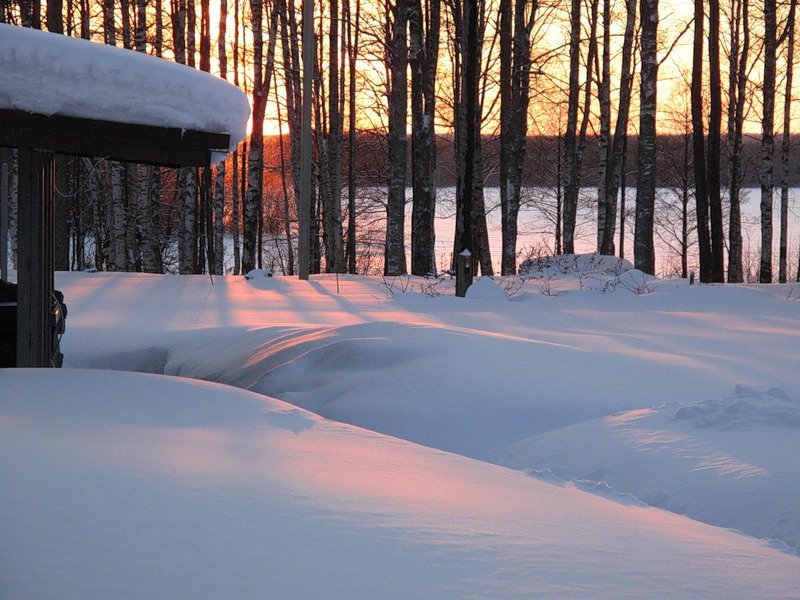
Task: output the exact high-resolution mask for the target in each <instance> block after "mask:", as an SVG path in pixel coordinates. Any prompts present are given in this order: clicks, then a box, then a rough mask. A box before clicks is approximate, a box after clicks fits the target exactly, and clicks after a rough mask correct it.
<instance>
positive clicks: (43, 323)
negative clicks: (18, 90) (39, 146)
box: [17, 148, 55, 367]
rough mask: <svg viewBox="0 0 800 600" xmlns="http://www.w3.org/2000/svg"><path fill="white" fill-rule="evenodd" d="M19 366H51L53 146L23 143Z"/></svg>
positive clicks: (19, 249)
mask: <svg viewBox="0 0 800 600" xmlns="http://www.w3.org/2000/svg"><path fill="white" fill-rule="evenodd" d="M18 156H19V163H18V164H19V200H20V202H19V207H18V213H17V214H18V220H17V227H18V245H17V256H18V259H17V283H18V286H17V366H19V367H49V366H52V357H53V333H52V323H51V311H52V298H53V287H54V281H53V200H54V197H55V160H54V155H53V153H51V152H41V151H39V150H32V149H31V148H20V149H19V154H18Z"/></svg>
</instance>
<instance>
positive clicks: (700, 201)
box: [691, 0, 713, 283]
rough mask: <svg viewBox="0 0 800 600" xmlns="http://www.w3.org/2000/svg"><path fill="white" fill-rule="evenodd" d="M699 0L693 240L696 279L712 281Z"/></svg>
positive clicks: (698, 2) (699, 1)
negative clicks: (697, 261)
mask: <svg viewBox="0 0 800 600" xmlns="http://www.w3.org/2000/svg"><path fill="white" fill-rule="evenodd" d="M703 6H704V1H703V0H695V2H694V53H693V57H692V89H691V105H692V108H691V110H692V140H693V148H694V182H695V194H694V198H695V203H696V213H697V241H698V250H699V254H700V281H702V282H704V283H710V282H711V281H712V275H713V270H712V255H711V233H710V230H709V219H708V216H709V206H708V187H707V178H706V174H707V173H708V171H707V169H706V146H705V125H704V118H703V43H704V40H705V37H704V32H703V23H704V19H705V16H704V13H703Z"/></svg>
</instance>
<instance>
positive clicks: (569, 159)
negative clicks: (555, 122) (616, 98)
mask: <svg viewBox="0 0 800 600" xmlns="http://www.w3.org/2000/svg"><path fill="white" fill-rule="evenodd" d="M598 2H599V0H591V14H590V18H589V51H588V53H587V57H586V85H585V88H584V99H583V115H582V117H581V126H580V130H577V117H578V95H579V91H580V86H579V84H578V75H577V72H578V67H579V64H578V63H579V61H580V29H581V23H580V15H581V10H580V2H579V1H578V2H576V1H575V0H573V6H572V8H573V13H572V17H571V20H572V33H571V35H570V91H569V106H568V115H567V136H566V139H565V144H564V151H565V152H566V158H565V162H564V166H565V170H564V171H565V172H564V176H565V177H564V178H565V184H564V233H563V236H564V252H565V253H566V254H574V253H575V227H576V222H577V216H578V196H579V194H580V189H581V168H582V165H583V153H584V150H585V147H586V130H587V128H588V125H589V118H590V110H591V99H592V80H593V77H592V71H593V63H594V60H595V56H596V53H597V21H598V10H599V7H598ZM576 4H577V11H576ZM576 20H577V22H576ZM573 49H574V51H575V54H574V56H573V54H572V52H573ZM573 59H574V60H573ZM573 75H574V82H573ZM573 85H575V86H577V87H576V89H575V90H573ZM573 101H574V105H573ZM576 130H577V133H576Z"/></svg>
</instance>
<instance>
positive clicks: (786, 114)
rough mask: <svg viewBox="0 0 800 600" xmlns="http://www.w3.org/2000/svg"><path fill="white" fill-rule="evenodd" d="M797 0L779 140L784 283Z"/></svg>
mask: <svg viewBox="0 0 800 600" xmlns="http://www.w3.org/2000/svg"><path fill="white" fill-rule="evenodd" d="M796 5H797V0H791V4H790V7H789V15H788V17H787V23H786V82H785V86H786V87H785V92H784V99H783V139H782V140H781V230H780V250H779V256H778V283H786V281H787V277H788V273H787V264H786V263H787V259H788V248H787V246H788V237H789V223H788V221H789V153H790V151H791V149H792V142H791V126H792V114H791V112H792V111H791V108H792V82H793V78H794V43H795V39H794V38H795V35H794V27H795V12H796V11H795V8H796Z"/></svg>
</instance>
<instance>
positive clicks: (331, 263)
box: [323, 0, 349, 273]
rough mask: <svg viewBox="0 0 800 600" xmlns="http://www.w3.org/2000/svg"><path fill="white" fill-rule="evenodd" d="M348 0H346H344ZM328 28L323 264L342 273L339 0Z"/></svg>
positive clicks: (331, 5)
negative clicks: (326, 149)
mask: <svg viewBox="0 0 800 600" xmlns="http://www.w3.org/2000/svg"><path fill="white" fill-rule="evenodd" d="M344 1H345V2H349V0H344ZM329 8H330V28H329V30H328V123H329V125H330V128H329V130H328V183H329V186H330V189H329V194H328V196H327V198H325V202H324V205H323V213H324V214H323V216H324V227H325V234H326V235H325V241H326V244H325V268H326V270H327V271H328V272H329V273H343V272H344V271H345V264H344V239H343V235H342V139H343V123H342V113H341V106H340V98H339V87H340V85H341V82H340V75H339V0H329Z"/></svg>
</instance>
